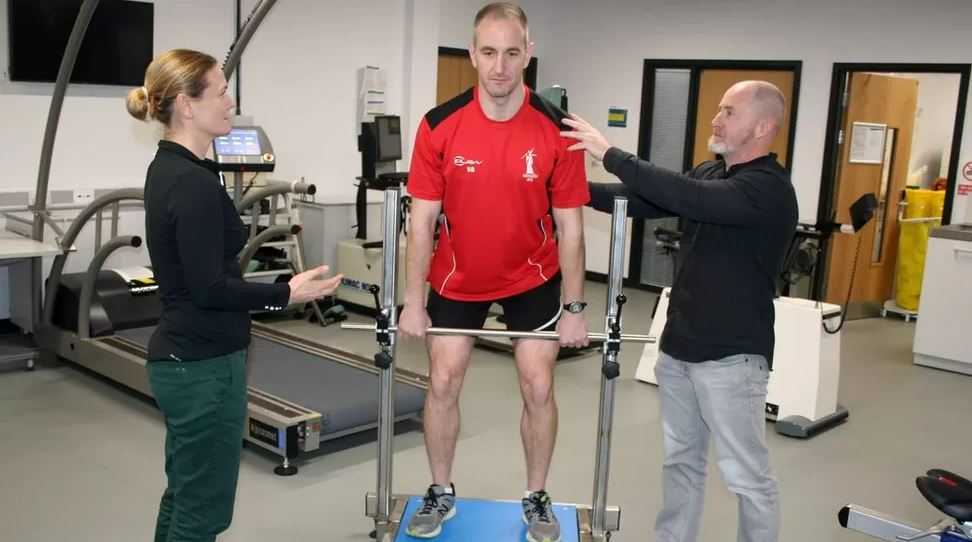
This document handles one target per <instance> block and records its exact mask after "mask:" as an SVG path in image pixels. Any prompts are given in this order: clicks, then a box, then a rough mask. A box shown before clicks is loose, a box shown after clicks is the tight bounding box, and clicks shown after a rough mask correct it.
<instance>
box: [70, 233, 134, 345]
mask: <svg viewBox="0 0 972 542" xmlns="http://www.w3.org/2000/svg"><path fill="white" fill-rule="evenodd" d="M141 245H142V238H141V237H139V236H137V235H119V236H118V237H113V238H111V239H110V240H109V241H108V242H107V243H105V244H104V246H102V247H101V248H100V249H99V250H98V252H97V253H96V254H95V256H94V258H92V259H91V263H90V264H88V270H87V271H86V272H85V274H84V282H82V283H81V299H80V301H79V302H78V336H79V337H81V338H82V339H87V338H90V337H91V300H92V298H94V287H95V281H96V280H98V273H100V272H101V267H102V266H103V265H104V264H105V260H107V259H108V257H109V256H111V255H112V253H114V252H115V251H116V250H118V249H120V248H122V247H138V246H141Z"/></svg>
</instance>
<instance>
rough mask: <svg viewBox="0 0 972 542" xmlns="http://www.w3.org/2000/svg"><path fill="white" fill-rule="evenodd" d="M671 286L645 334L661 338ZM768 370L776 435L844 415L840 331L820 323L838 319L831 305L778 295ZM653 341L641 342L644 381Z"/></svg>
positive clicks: (801, 434) (812, 430) (654, 352)
mask: <svg viewBox="0 0 972 542" xmlns="http://www.w3.org/2000/svg"><path fill="white" fill-rule="evenodd" d="M670 295H671V288H665V289H663V290H662V292H661V294H659V296H658V302H657V303H656V304H655V312H654V315H653V316H652V320H651V327H650V329H649V331H648V335H650V336H652V337H658V338H660V337H661V334H662V331H664V329H665V322H666V321H667V313H668V300H669V296H670ZM774 305H775V308H776V323H775V325H774V330H775V333H776V344H775V347H774V352H773V373H772V375H771V376H770V379H769V384H768V386H767V394H766V419H768V420H770V421H773V422H776V423H775V425H774V428H775V429H776V432H777V433H780V434H783V435H787V436H791V437H798V438H808V437H812V436H814V435H816V434H818V433H820V432H822V431H825V430H827V429H829V428H831V427H833V426H835V425H837V424H839V423H841V422H843V421H844V420H846V419H847V417H848V412H847V409H846V408H844V407H843V406H842V405H840V404H838V403H837V385H838V382H839V379H840V332H837V333H835V334H830V333H827V332H826V331H825V330H824V327H823V326H824V325H825V323H826V322H829V321H832V320H834V319H838V318H840V313H841V309H840V307H839V306H837V305H832V304H830V303H821V302H818V301H810V300H807V299H797V298H792V297H778V298H776V300H774ZM658 353H659V350H658V342H655V343H652V344H647V345H645V348H644V351H643V352H642V354H641V361H640V362H639V363H638V370H637V371H636V372H635V378H637V379H638V380H640V381H642V382H647V383H649V384H656V385H657V384H658V382H657V380H656V379H655V363H656V362H657V361H658Z"/></svg>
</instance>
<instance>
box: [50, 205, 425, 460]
mask: <svg viewBox="0 0 972 542" xmlns="http://www.w3.org/2000/svg"><path fill="white" fill-rule="evenodd" d="M268 189H269V188H268ZM273 189H274V190H278V191H284V190H289V189H290V188H289V187H286V186H284V187H281V186H277V187H274V188H273ZM143 197H144V196H143V194H142V190H141V189H135V188H127V189H121V190H116V191H113V192H109V193H107V194H104V195H102V196H101V197H99V198H97V199H96V200H95V201H93V202H92V203H91V204H90V205H88V206H87V207H86V208H85V209H84V210H82V211H81V213H80V214H79V216H78V217H77V218H76V219H74V221H73V222H72V223H71V226H70V228H68V230H67V231H66V232H65V233H64V236H63V237H62V238H61V239H59V245H60V247H61V251H62V252H61V253H60V254H58V255H57V256H56V257H55V259H54V264H53V267H52V269H51V274H50V277H49V278H48V283H47V295H46V296H45V304H44V309H43V313H42V317H41V321H40V322H38V323H36V324H35V326H34V337H35V340H36V341H37V343H38V345H40V346H41V347H43V348H44V349H46V350H48V351H51V352H53V353H54V354H56V355H58V356H60V357H63V358H65V359H69V360H71V361H73V362H75V363H77V364H79V365H82V366H84V367H86V368H88V369H91V370H93V371H95V372H97V373H100V374H102V375H104V376H106V377H108V378H110V379H112V380H114V381H116V382H119V383H121V384H123V385H125V386H127V387H129V388H132V389H134V390H136V391H139V392H141V393H143V394H145V395H149V396H151V394H152V392H151V389H150V387H149V384H148V377H147V375H146V372H145V355H146V345H147V343H148V339H149V337H151V335H152V332H153V331H154V328H155V324H156V323H157V321H158V317H159V313H160V309H159V302H158V299H157V298H156V295H157V294H156V293H155V292H154V287H153V286H154V280H152V279H151V273H150V271H147V272H146V273H144V274H143V275H142V276H138V275H133V274H131V273H128V274H127V275H126V274H125V273H123V272H119V271H111V270H104V269H102V266H103V264H104V262H105V260H107V258H108V257H109V256H110V255H111V254H112V253H113V252H114V251H115V250H117V249H119V248H122V247H126V246H132V247H138V246H140V245H141V239H140V238H138V237H136V236H125V235H115V236H114V237H112V238H111V239H110V240H109V241H107V242H106V243H105V244H104V245H102V246H101V247H100V248H99V249H98V250H97V252H96V253H95V256H94V258H93V260H92V261H91V263H90V265H89V266H88V269H87V271H86V272H85V273H80V274H63V269H64V266H65V262H66V259H67V257H68V255H69V254H70V250H69V249H70V247H72V246H73V244H74V242H75V240H76V239H77V236H78V234H79V233H80V231H81V229H82V228H83V227H84V226H85V224H87V223H88V222H89V220H90V219H91V218H92V217H94V216H95V215H97V217H98V218H97V222H96V224H95V227H96V228H98V229H99V231H100V229H101V228H102V223H101V222H102V220H103V215H104V214H105V213H104V212H103V211H104V210H105V209H106V208H112V209H114V211H113V212H112V215H111V216H112V220H113V223H116V221H117V206H116V205H115V204H116V203H118V202H120V201H124V200H135V201H142V200H143ZM116 228H117V226H116V225H113V227H112V230H115V229H116ZM254 241H255V243H256V244H259V243H260V242H262V240H260V239H256V240H254ZM253 245H254V242H251V243H250V245H248V246H247V248H245V249H244V251H243V252H244V254H245V253H247V252H248V251H250V250H253V248H252V247H253ZM252 326H253V327H252V334H253V337H252V342H251V345H250V348H249V359H248V371H249V375H248V379H249V384H250V386H249V388H248V389H247V399H248V406H247V421H246V432H245V438H246V440H247V441H248V442H250V443H252V444H254V445H256V446H258V447H260V448H263V449H265V450H267V451H269V452H271V453H274V454H276V455H279V456H280V457H281V458H282V464H281V465H279V466H278V467H277V468H276V469H275V472H276V473H277V474H280V475H291V474H295V473H296V472H297V468H296V467H295V466H294V465H292V464H291V463H290V462H291V460H293V459H295V458H297V457H298V456H299V455H300V454H301V453H304V452H311V451H314V450H317V449H318V448H319V446H320V443H321V442H322V441H325V440H329V439H333V438H337V437H341V436H344V435H347V434H351V433H356V432H359V431H363V430H367V429H372V428H374V427H375V426H376V424H377V414H376V412H377V400H376V399H374V398H373V397H372V394H369V393H367V391H366V390H369V389H371V386H372V383H373V379H374V376H375V375H376V374H377V370H376V369H375V368H374V366H373V365H372V364H371V363H370V360H368V359H367V358H365V357H363V356H359V355H355V354H352V353H348V352H343V351H341V350H338V349H336V348H333V347H330V346H327V345H323V344H319V343H315V342H312V341H308V340H306V339H303V338H301V337H298V336H296V335H293V334H290V333H285V332H281V331H279V330H275V329H273V328H271V327H269V326H266V325H262V324H259V323H257V322H254V323H253V324H252ZM398 382H399V383H400V384H401V386H400V388H399V390H398V391H399V393H397V394H396V399H397V409H396V412H395V419H396V420H399V421H401V420H405V419H419V418H420V417H421V413H422V408H423V406H424V400H425V390H426V389H427V384H426V382H427V380H426V378H425V377H424V376H422V375H419V374H415V373H409V372H404V371H403V372H401V374H400V375H399V380H398Z"/></svg>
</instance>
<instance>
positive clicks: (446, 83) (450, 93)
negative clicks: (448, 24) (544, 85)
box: [435, 47, 540, 105]
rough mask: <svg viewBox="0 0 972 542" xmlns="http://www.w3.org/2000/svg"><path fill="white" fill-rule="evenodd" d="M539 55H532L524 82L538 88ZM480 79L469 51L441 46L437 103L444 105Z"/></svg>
mask: <svg viewBox="0 0 972 542" xmlns="http://www.w3.org/2000/svg"><path fill="white" fill-rule="evenodd" d="M539 65H540V64H539V60H538V59H537V57H531V58H530V63H529V64H527V67H526V69H525V70H523V82H524V83H526V86H528V87H530V88H531V89H534V90H536V88H537V70H538V68H539ZM478 79H479V75H478V74H477V73H476V68H474V67H473V65H472V60H470V59H469V51H468V50H466V49H457V48H455V47H439V63H438V75H437V77H436V92H435V105H442V104H443V103H445V102H447V101H449V100H451V99H452V98H454V97H456V96H458V95H460V94H462V93H463V92H465V91H467V90H469V88H470V87H472V86H473V85H475V84H476V83H477V81H478Z"/></svg>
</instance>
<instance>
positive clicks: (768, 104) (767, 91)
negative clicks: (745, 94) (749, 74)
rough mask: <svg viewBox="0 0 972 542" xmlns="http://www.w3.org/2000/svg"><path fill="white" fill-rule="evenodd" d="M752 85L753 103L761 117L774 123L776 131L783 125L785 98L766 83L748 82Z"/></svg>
mask: <svg viewBox="0 0 972 542" xmlns="http://www.w3.org/2000/svg"><path fill="white" fill-rule="evenodd" d="M750 83H752V85H753V97H752V100H753V103H754V104H755V105H756V107H757V108H758V109H759V111H760V113H761V115H760V116H761V117H763V118H771V119H773V120H774V121H775V124H776V131H779V130H780V127H781V126H782V124H783V120H784V119H783V115H784V114H785V113H786V98H785V97H784V96H783V93H782V92H781V91H780V89H779V88H777V86H776V85H774V84H773V83H770V82H767V81H750Z"/></svg>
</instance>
